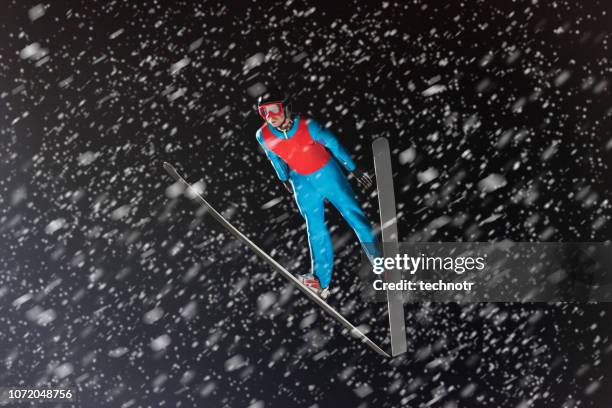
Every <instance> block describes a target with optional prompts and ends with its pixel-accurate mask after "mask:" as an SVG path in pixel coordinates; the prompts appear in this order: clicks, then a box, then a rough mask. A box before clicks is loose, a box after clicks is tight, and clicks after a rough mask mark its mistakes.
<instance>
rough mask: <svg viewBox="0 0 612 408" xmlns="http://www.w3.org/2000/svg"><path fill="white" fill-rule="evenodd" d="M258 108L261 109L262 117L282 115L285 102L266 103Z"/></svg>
mask: <svg viewBox="0 0 612 408" xmlns="http://www.w3.org/2000/svg"><path fill="white" fill-rule="evenodd" d="M257 109H258V110H259V115H260V116H261V117H262V118H264V119H268V117H269V116H279V115H281V114H282V113H283V104H282V102H272V103H266V104H265V105H261V106H260V107H259V108H257Z"/></svg>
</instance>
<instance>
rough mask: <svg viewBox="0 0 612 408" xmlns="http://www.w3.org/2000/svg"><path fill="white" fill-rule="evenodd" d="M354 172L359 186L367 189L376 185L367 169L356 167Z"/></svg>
mask: <svg viewBox="0 0 612 408" xmlns="http://www.w3.org/2000/svg"><path fill="white" fill-rule="evenodd" d="M352 174H353V177H355V180H357V184H359V187H361V188H363V189H366V188H370V187H372V186H373V185H374V183H373V182H372V178H371V177H370V175H369V174H368V173H366V172H365V171H362V170H359V169H355V170H353V172H352Z"/></svg>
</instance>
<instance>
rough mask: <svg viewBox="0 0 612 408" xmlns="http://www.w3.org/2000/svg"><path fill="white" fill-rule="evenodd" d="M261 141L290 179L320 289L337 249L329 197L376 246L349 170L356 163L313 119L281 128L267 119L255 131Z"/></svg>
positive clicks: (274, 163)
mask: <svg viewBox="0 0 612 408" xmlns="http://www.w3.org/2000/svg"><path fill="white" fill-rule="evenodd" d="M257 141H258V142H259V144H260V145H261V146H262V147H263V149H264V151H265V153H266V155H267V156H268V158H269V159H270V162H272V166H273V167H274V170H276V173H277V174H278V178H279V179H280V180H281V181H287V180H289V181H290V182H291V185H292V186H293V191H294V195H295V201H296V203H297V206H298V208H299V210H300V213H301V214H302V216H303V217H304V220H306V230H307V234H308V244H309V246H310V259H311V263H312V273H313V274H314V275H315V276H316V277H317V278H319V282H320V283H321V287H322V288H326V287H327V286H328V285H329V282H330V280H331V276H332V271H333V263H334V251H333V247H332V241H331V237H330V234H329V230H328V229H327V226H326V224H325V216H324V211H325V209H324V205H325V199H327V200H329V201H330V202H331V203H332V204H333V205H334V206H335V207H336V209H338V211H339V212H340V214H341V215H342V217H343V218H344V219H345V220H346V222H347V223H348V224H349V226H350V227H351V228H352V229H353V231H355V234H356V235H357V238H358V239H359V241H360V242H361V244H362V247H363V248H364V250H365V251H366V253H367V252H370V251H368V248H373V247H375V245H374V243H375V240H374V235H373V232H372V228H371V227H370V223H369V222H368V220H367V219H366V217H365V215H364V213H363V211H362V210H361V207H360V206H359V203H357V200H356V199H355V194H354V193H353V190H352V189H351V186H350V184H349V181H348V179H347V178H346V175H345V174H344V173H343V171H342V169H341V168H340V166H339V164H338V162H340V163H341V164H342V166H343V167H344V168H345V169H346V170H347V171H353V170H355V168H356V165H355V163H354V162H353V160H352V159H351V156H350V155H349V153H348V152H347V151H346V150H345V149H344V147H342V145H341V144H340V143H339V142H338V139H336V137H335V136H334V135H333V134H332V133H331V132H329V131H328V130H327V129H325V128H323V127H321V126H320V125H319V124H318V123H316V122H314V121H312V120H305V119H303V118H300V117H296V118H294V121H293V125H292V126H291V128H290V129H289V130H287V131H285V132H281V131H279V130H277V129H275V128H273V127H271V126H268V124H267V123H266V124H264V125H263V126H262V127H261V128H260V129H259V130H258V131H257Z"/></svg>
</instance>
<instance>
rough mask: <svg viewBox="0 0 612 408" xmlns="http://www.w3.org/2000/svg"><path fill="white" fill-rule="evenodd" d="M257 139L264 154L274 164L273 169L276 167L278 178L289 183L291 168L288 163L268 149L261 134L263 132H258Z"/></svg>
mask: <svg viewBox="0 0 612 408" xmlns="http://www.w3.org/2000/svg"><path fill="white" fill-rule="evenodd" d="M256 137H257V141H258V142H259V144H260V146H261V147H262V148H263V150H264V152H265V153H266V156H268V159H269V160H270V163H272V167H274V170H275V171H276V174H277V175H278V178H279V179H280V180H281V181H287V179H288V178H289V167H288V166H287V163H285V162H284V161H283V159H281V158H280V157H278V156H277V154H276V153H274V152H273V151H272V150H270V149H268V146H266V143H265V142H264V140H263V135H262V134H261V130H258V131H257V135H256Z"/></svg>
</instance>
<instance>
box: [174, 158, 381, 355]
mask: <svg viewBox="0 0 612 408" xmlns="http://www.w3.org/2000/svg"><path fill="white" fill-rule="evenodd" d="M163 165H164V169H165V170H166V172H167V173H168V174H169V175H170V177H172V178H173V179H174V180H175V181H177V182H179V183H181V184H182V185H183V187H184V188H186V189H189V190H190V192H191V194H192V195H193V197H194V198H195V199H196V201H198V202H199V203H200V205H202V206H203V207H205V208H206V209H207V210H208V213H209V214H210V215H211V216H212V217H213V218H214V219H215V220H217V222H219V224H221V225H222V226H223V227H224V228H225V229H227V230H228V231H229V232H230V233H231V234H232V235H233V236H234V237H236V238H237V239H238V240H240V241H241V242H242V243H244V244H245V245H246V246H248V247H249V248H251V249H252V250H253V252H255V253H256V254H257V256H259V257H260V258H261V259H263V260H264V261H265V262H266V263H267V264H268V265H270V266H271V267H272V269H274V270H275V271H276V272H278V273H280V274H281V276H283V277H284V278H285V279H287V280H288V281H289V282H291V283H292V284H293V285H294V286H296V287H297V288H298V289H299V290H300V291H301V292H302V293H303V294H304V295H306V296H307V297H308V298H309V299H310V300H312V301H313V302H315V303H316V304H317V305H318V306H320V307H321V308H322V309H323V310H325V311H326V312H327V313H328V314H329V315H330V316H331V317H333V318H334V319H335V320H336V321H337V322H339V323H340V324H342V326H344V327H345V328H346V329H347V330H348V331H349V333H350V334H351V335H352V336H353V337H354V338H356V339H358V340H360V341H361V342H362V343H365V344H367V345H368V346H369V347H370V348H371V349H372V350H374V351H376V352H377V353H378V354H380V355H381V356H384V357H387V358H390V356H389V354H387V353H386V352H385V351H384V350H383V349H381V348H380V347H379V346H378V345H377V344H376V343H374V342H373V341H372V340H371V339H370V338H369V337H368V336H366V335H365V333H363V332H362V331H361V330H359V329H358V328H357V327H355V325H353V324H352V323H351V322H349V321H348V320H347V319H346V318H345V317H344V316H342V315H341V314H340V313H338V312H337V311H336V310H335V309H334V308H333V307H331V306H330V305H329V304H328V303H327V302H325V301H324V300H322V299H321V298H320V297H318V296H317V295H316V294H314V293H313V292H311V291H310V290H309V289H308V288H307V287H306V286H305V285H303V284H302V283H301V282H300V281H299V280H298V279H297V278H296V277H295V276H294V275H293V274H292V273H291V272H289V271H288V270H287V269H285V268H284V267H283V266H282V265H281V264H279V263H278V262H276V261H275V260H274V258H272V257H271V256H270V255H268V254H267V253H266V252H265V251H264V250H263V249H261V248H260V247H259V246H257V245H256V244H255V243H254V242H253V241H251V240H250V239H249V238H248V237H247V236H246V235H244V234H243V233H242V232H240V231H239V230H238V229H237V228H236V227H234V226H233V225H232V224H231V223H230V222H229V221H228V220H226V219H225V218H224V217H223V216H222V215H221V214H220V213H219V212H217V211H216V210H215V209H214V208H213V207H212V206H211V205H210V203H208V201H206V200H205V199H204V197H202V196H201V195H200V194H199V193H198V192H197V191H196V190H195V189H194V188H193V187H192V186H191V184H189V183H188V182H187V181H186V180H185V179H184V178H183V177H182V176H181V175H180V174H179V173H178V172H177V171H176V169H175V168H174V167H173V166H172V165H171V164H170V163H167V162H164V163H163Z"/></svg>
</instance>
